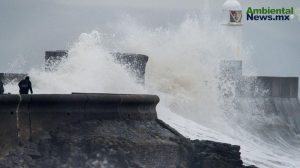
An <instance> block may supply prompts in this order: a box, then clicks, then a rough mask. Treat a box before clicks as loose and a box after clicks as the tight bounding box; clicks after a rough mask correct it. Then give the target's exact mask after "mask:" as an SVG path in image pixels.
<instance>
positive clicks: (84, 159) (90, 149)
mask: <svg viewBox="0 0 300 168" xmlns="http://www.w3.org/2000/svg"><path fill="white" fill-rule="evenodd" d="M239 150H240V148H239V146H234V145H230V144H223V143H217V142H212V141H199V140H194V141H190V140H189V139H186V138H184V137H182V136H181V135H180V134H178V133H177V132H176V131H175V130H173V129H172V128H170V129H169V126H168V125H166V124H164V123H163V122H162V121H160V120H157V121H147V122H145V121H143V122H142V121H99V120H97V121H84V122H78V123H73V124H61V125H60V126H59V127H57V128H54V129H53V130H51V131H49V132H44V133H43V136H41V137H40V138H39V139H36V140H33V141H32V142H27V143H25V144H21V146H19V147H17V148H14V149H12V150H11V151H9V152H8V153H7V154H6V155H5V156H3V157H2V158H1V160H0V167H1V168H13V167H22V168H23V167H24V168H27V167H28V168H30V167H36V168H47V167H50V168H52V167H53V168H98V167H105V168H113V167H133V168H144V167H149V168H150V167H151V168H153V167H161V168H168V167H170V168H173V167H181V168H188V167H191V168H242V167H243V165H242V164H243V162H242V160H241V159H240V152H239Z"/></svg>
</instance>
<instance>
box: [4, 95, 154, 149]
mask: <svg viewBox="0 0 300 168" xmlns="http://www.w3.org/2000/svg"><path fill="white" fill-rule="evenodd" d="M158 102H159V98H158V97H157V96H154V95H125V94H124V95H117V94H71V95H63V94H61V95H60V94H57V95H0V118H1V120H2V122H0V125H1V126H2V128H3V129H1V130H0V137H1V139H2V140H1V141H0V147H3V148H9V147H10V146H15V145H16V143H18V142H24V141H27V140H29V139H35V138H38V137H41V136H43V134H44V132H46V131H49V130H51V129H53V128H56V127H59V125H60V124H68V123H69V124H72V123H76V122H80V121H88V120H131V121H134V120H138V121H154V120H156V119H157V114H156V109H155V108H156V105H157V103H158ZM18 135H19V138H18Z"/></svg>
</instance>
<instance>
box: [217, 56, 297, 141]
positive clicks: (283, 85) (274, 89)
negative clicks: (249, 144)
mask: <svg viewBox="0 0 300 168" xmlns="http://www.w3.org/2000/svg"><path fill="white" fill-rule="evenodd" d="M220 67H221V78H220V79H222V81H226V80H227V82H230V84H231V86H234V88H233V90H234V92H235V93H234V94H224V95H226V96H228V95H229V96H233V99H229V100H230V101H232V102H234V104H235V105H236V109H237V110H238V111H239V112H240V113H242V114H243V113H245V114H248V113H249V114H254V115H259V116H261V117H262V116H264V117H265V118H267V119H269V121H272V122H273V124H270V123H272V122H270V123H263V124H262V123H260V124H261V127H262V128H261V130H260V131H258V132H266V133H265V135H264V136H265V137H268V136H270V134H271V132H273V133H274V134H278V135H279V134H280V135H281V136H282V137H283V138H286V139H289V138H288V137H289V136H295V134H299V133H300V103H299V99H298V83H299V79H298V77H273V76H243V75H242V62H241V61H225V62H222V64H221V66H220ZM222 84H223V83H220V85H221V86H220V87H221V88H222ZM225 87H227V86H225ZM223 90H226V89H223ZM232 102H231V103H232ZM258 113H259V114H258ZM268 117H269V118H268ZM262 118H263V117H262ZM265 118H263V119H265ZM252 124H258V123H252ZM258 125H259V124H258ZM258 125H257V126H258ZM266 130H267V131H266ZM262 134H263V133H262Z"/></svg>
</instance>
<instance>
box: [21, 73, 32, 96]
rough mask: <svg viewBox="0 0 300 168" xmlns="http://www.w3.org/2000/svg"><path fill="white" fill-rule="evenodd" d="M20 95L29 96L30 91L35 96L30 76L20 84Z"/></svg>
mask: <svg viewBox="0 0 300 168" xmlns="http://www.w3.org/2000/svg"><path fill="white" fill-rule="evenodd" d="M19 88H20V91H19V92H20V94H28V92H29V90H30V92H31V94H33V91H32V87H31V82H30V80H29V76H26V78H25V79H23V80H21V81H20V82H19Z"/></svg>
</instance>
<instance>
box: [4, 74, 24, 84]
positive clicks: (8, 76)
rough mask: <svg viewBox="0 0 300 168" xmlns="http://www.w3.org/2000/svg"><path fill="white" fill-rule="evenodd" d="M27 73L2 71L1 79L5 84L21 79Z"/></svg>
mask: <svg viewBox="0 0 300 168" xmlns="http://www.w3.org/2000/svg"><path fill="white" fill-rule="evenodd" d="M26 75H27V74H20V73H0V80H2V81H3V83H4V84H7V83H9V82H11V81H21V80H22V79H24V78H25V77H26Z"/></svg>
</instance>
